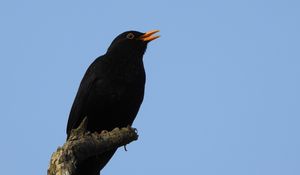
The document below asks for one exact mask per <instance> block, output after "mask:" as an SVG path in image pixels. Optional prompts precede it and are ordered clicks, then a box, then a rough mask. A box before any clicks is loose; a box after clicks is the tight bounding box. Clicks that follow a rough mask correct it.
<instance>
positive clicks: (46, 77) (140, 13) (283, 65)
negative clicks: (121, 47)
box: [0, 0, 300, 175]
mask: <svg viewBox="0 0 300 175" xmlns="http://www.w3.org/2000/svg"><path fill="white" fill-rule="evenodd" d="M299 19H300V2H299V1H296V0H295V1H292V0H286V1H278V0H251V1H250V0H249V1H237V0H228V1H221V0H213V1H196V0H195V1H158V0H152V1H137V0H136V1H130V0H129V1H122V2H120V1H95V0H90V1H80V2H79V1H58V0H52V1H47V2H46V1H37V0H35V1H33V0H28V1H17V0H16V1H1V2H0V23H1V27H0V48H1V52H0V80H1V87H0V89H1V90H0V97H1V98H0V105H1V108H0V109H1V124H0V125H1V127H0V138H1V144H0V155H1V156H0V167H1V168H0V169H1V174H11V175H17V174H30V175H38V174H39V175H40V174H45V173H46V170H47V167H48V163H49V158H50V155H51V154H52V152H53V151H55V150H56V148H57V147H58V146H59V145H61V144H63V143H64V140H65V137H66V134H65V127H66V122H67V118H68V114H69V111H70V107H71V104H72V102H73V99H74V97H75V93H76V91H77V88H78V85H79V83H80V80H81V78H82V76H83V74H84V72H85V70H86V68H87V67H88V65H89V64H90V63H91V62H92V61H93V60H94V59H95V58H96V57H97V56H99V55H101V54H103V53H104V52H105V51H106V49H107V47H108V46H109V44H110V42H111V41H112V40H113V39H114V37H115V36H117V35H118V34H119V33H122V32H124V31H126V30H131V29H134V30H139V31H148V30H151V29H160V30H161V32H160V34H161V36H162V37H161V38H160V39H158V40H156V41H154V42H152V43H150V45H149V47H148V50H147V52H146V54H145V56H144V60H145V67H146V72H147V86H146V95H145V99H144V103H143V105H142V107H141V110H140V112H139V114H138V117H137V119H136V121H135V123H134V127H136V128H138V131H139V135H140V138H139V140H138V141H137V142H133V143H132V144H130V145H128V150H129V151H128V152H125V151H124V150H123V149H120V150H119V151H118V152H117V154H115V156H114V158H113V159H112V160H111V162H110V163H109V164H108V166H107V167H106V168H105V169H104V171H103V175H108V174H131V175H141V174H143V175H153V174H173V175H182V174H195V175H201V174H203V175H221V174H222V175H299V174H300V166H299V165H300V139H299V134H300V127H299V124H300V51H299V48H300V32H299V31H300V22H299Z"/></svg>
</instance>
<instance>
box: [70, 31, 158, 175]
mask: <svg viewBox="0 0 300 175" xmlns="http://www.w3.org/2000/svg"><path fill="white" fill-rule="evenodd" d="M156 32H158V30H154V31H150V32H146V33H141V32H137V31H128V32H124V33H122V34H120V35H119V36H117V37H116V38H115V39H114V40H113V42H112V43H111V45H110V47H109V48H108V50H107V52H106V54H104V55H103V56H100V57H98V58H97V59H96V60H95V61H94V62H93V63H92V64H91V65H90V66H89V68H88V69H87V71H86V73H85V75H84V77H83V79H82V81H81V84H80V87H79V89H78V92H77V95H76V97H75V100H74V103H73V106H72V109H71V112H70V115H69V119H68V125H67V135H68V136H67V137H69V135H70V132H71V130H72V129H75V128H77V127H78V126H79V124H80V123H81V121H82V120H83V118H84V117H85V116H87V118H88V124H87V130H88V131H91V132H96V131H97V132H101V131H102V130H108V131H110V130H112V129H114V128H115V127H125V126H128V125H131V124H132V122H133V120H134V119H135V117H136V115H137V113H138V110H139V108H140V105H141V103H142V101H143V97H144V88H145V80H146V77H145V70H144V65H143V55H144V53H145V51H146V48H147V44H148V42H149V41H152V40H154V39H156V38H158V37H159V36H153V34H154V33H156ZM115 151H116V150H112V151H109V152H106V153H104V154H101V155H99V156H96V157H91V158H89V159H88V160H86V161H85V162H83V163H82V164H80V165H78V170H79V174H84V175H97V174H99V173H100V170H101V169H102V168H103V167H104V166H105V165H106V163H107V162H108V161H109V159H110V158H111V157H112V156H113V154H114V153H115Z"/></svg>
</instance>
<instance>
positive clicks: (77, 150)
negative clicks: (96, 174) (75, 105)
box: [48, 118, 138, 175]
mask: <svg viewBox="0 0 300 175" xmlns="http://www.w3.org/2000/svg"><path fill="white" fill-rule="evenodd" d="M86 124H87V119H86V118H85V119H84V120H83V121H82V123H81V124H80V126H79V127H78V128H77V129H75V130H72V132H71V135H70V137H69V139H68V140H67V141H66V143H65V144H64V145H63V146H62V147H59V148H58V149H57V150H56V152H54V153H53V154H52V156H51V160H50V165H49V168H48V175H77V173H76V165H77V164H78V163H80V162H81V161H83V160H85V159H87V158H89V157H91V156H95V155H99V154H102V153H104V152H106V151H108V150H110V149H114V148H117V147H120V146H124V145H126V144H128V143H130V142H132V141H134V140H137V139H138V135H137V132H136V129H134V128H131V127H126V128H121V129H119V128H115V129H114V130H112V131H110V132H107V131H103V132H102V133H100V134H99V133H89V132H86Z"/></svg>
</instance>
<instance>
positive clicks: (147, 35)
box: [139, 30, 160, 42]
mask: <svg viewBox="0 0 300 175" xmlns="http://www.w3.org/2000/svg"><path fill="white" fill-rule="evenodd" d="M157 32H159V30H151V31H149V32H146V33H144V35H142V36H140V37H139V40H142V41H145V42H150V41H152V40H155V39H156V38H159V37H160V36H159V35H157V36H153V34H155V33H157Z"/></svg>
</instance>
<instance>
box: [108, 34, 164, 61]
mask: <svg viewBox="0 0 300 175" xmlns="http://www.w3.org/2000/svg"><path fill="white" fill-rule="evenodd" d="M157 32H159V30H151V31H149V32H146V33H141V32H138V31H127V32H124V33H121V34H120V35H119V36H117V37H116V38H115V39H114V40H113V42H112V43H111V44H110V46H109V48H108V50H107V53H110V52H117V53H128V54H133V53H135V54H138V55H143V54H144V53H145V51H146V48H147V44H148V43H149V42H150V41H153V40H155V39H157V38H159V36H157V35H154V34H155V33H157Z"/></svg>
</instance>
